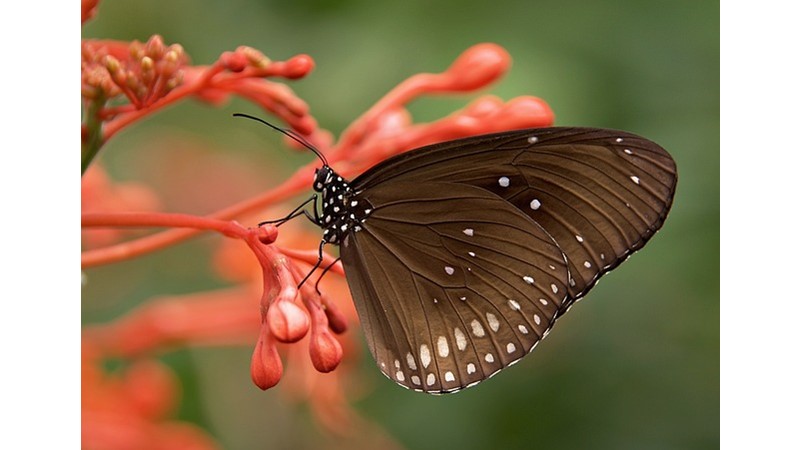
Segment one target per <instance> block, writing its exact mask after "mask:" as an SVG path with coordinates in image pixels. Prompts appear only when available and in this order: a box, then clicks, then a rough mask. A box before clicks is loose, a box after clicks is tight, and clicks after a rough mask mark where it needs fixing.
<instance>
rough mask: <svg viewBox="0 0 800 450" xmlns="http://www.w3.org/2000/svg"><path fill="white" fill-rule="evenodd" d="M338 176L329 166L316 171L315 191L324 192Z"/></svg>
mask: <svg viewBox="0 0 800 450" xmlns="http://www.w3.org/2000/svg"><path fill="white" fill-rule="evenodd" d="M336 177H337V175H336V172H334V171H333V169H331V168H330V167H329V166H328V165H324V166H322V167H320V168H319V169H317V170H315V171H314V186H313V187H314V191H316V192H322V191H323V190H324V189H325V187H326V186H328V185H330V184H331V183H332V182H333V181H334V180H335V179H336Z"/></svg>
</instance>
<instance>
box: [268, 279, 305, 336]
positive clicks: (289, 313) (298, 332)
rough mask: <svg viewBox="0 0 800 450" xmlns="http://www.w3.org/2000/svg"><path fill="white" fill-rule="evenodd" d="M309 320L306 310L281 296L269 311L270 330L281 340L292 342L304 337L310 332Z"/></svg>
mask: <svg viewBox="0 0 800 450" xmlns="http://www.w3.org/2000/svg"><path fill="white" fill-rule="evenodd" d="M295 292H296V291H295ZM309 322H310V320H309V318H308V314H307V313H306V312H305V310H303V309H302V308H301V307H299V306H297V304H296V303H294V302H293V301H291V300H288V299H281V298H279V299H278V300H277V301H276V302H275V303H273V304H272V305H270V307H269V310H268V311H267V323H268V324H269V330H270V331H271V332H272V335H273V336H275V339H277V340H279V341H281V342H286V343H291V342H297V341H299V340H300V339H303V337H304V336H305V335H306V333H308V327H309Z"/></svg>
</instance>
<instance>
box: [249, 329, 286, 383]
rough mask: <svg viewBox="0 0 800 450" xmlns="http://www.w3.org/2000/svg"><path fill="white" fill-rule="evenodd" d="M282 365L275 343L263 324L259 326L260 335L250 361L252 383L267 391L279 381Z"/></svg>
mask: <svg viewBox="0 0 800 450" xmlns="http://www.w3.org/2000/svg"><path fill="white" fill-rule="evenodd" d="M282 375H283V363H282V362H281V357H280V355H278V349H277V347H276V346H275V342H274V341H273V340H272V339H271V336H270V335H269V330H268V329H267V327H266V325H265V324H263V323H262V324H261V334H260V336H259V338H258V343H256V348H255V351H254V352H253V358H252V359H251V360H250V377H251V378H252V379H253V383H255V385H256V386H258V387H259V388H261V389H263V390H267V389H269V388H271V387H273V386H275V385H276V384H278V382H279V381H280V380H281V376H282Z"/></svg>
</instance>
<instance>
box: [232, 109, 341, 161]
mask: <svg viewBox="0 0 800 450" xmlns="http://www.w3.org/2000/svg"><path fill="white" fill-rule="evenodd" d="M233 117H244V118H247V119H252V120H255V121H256V122H261V123H263V124H264V125H266V126H268V127H270V128H272V129H273V130H275V131H277V132H279V133H281V134H283V135H285V136H288V137H289V138H291V139H293V140H294V141H295V142H297V143H299V144H300V145H302V146H303V147H305V148H307V149H309V150H311V151H312V152H313V153H314V154H315V155H317V158H319V159H320V161H322V164H324V165H326V166H327V165H328V160H327V159H325V156H324V155H323V154H322V153H321V152H320V151H319V150H317V148H316V147H314V146H313V145H311V143H310V142H308V141H307V140H306V138H304V137H303V136H301V135H299V134H298V133H296V132H294V131H292V130H290V129H288V128H281V127H278V126H275V125H273V124H271V123H269V122H267V121H266V120H264V119H261V118H259V117H255V116H251V115H249V114H242V113H234V114H233Z"/></svg>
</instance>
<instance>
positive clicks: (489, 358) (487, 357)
mask: <svg viewBox="0 0 800 450" xmlns="http://www.w3.org/2000/svg"><path fill="white" fill-rule="evenodd" d="M483 359H485V360H486V362H488V363H493V362H494V355H492V354H491V353H487V354H486V356H485V357H484V358H483Z"/></svg>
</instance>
